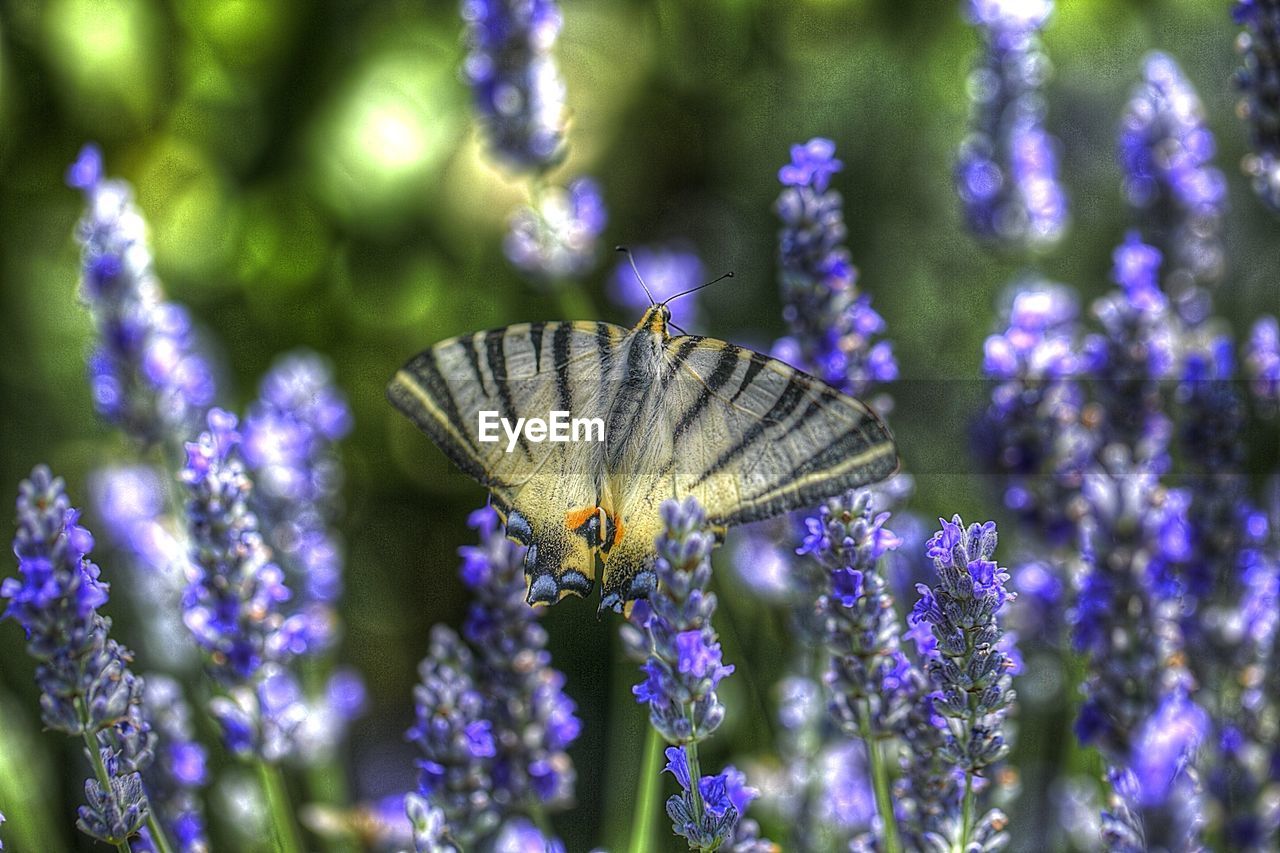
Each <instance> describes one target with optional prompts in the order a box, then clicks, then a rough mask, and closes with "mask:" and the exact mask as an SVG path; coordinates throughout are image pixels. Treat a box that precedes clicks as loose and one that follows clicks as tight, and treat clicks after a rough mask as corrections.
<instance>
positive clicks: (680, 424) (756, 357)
mask: <svg viewBox="0 0 1280 853" xmlns="http://www.w3.org/2000/svg"><path fill="white" fill-rule="evenodd" d="M664 354H665V358H666V359H667V364H668V365H669V366H671V367H674V368H675V371H674V373H673V377H674V378H673V381H670V382H668V383H667V384H666V386H665V387H663V388H661V389H659V393H658V394H657V395H656V396H655V401H654V405H655V406H656V407H657V408H656V413H657V415H658V417H660V418H661V419H662V422H663V427H662V428H661V429H659V430H657V431H656V433H657V434H656V435H655V436H645V437H643V438H642V439H639V440H643V441H646V442H647V443H648V444H647V446H646V447H644V448H643V449H642V450H638V451H637V452H636V453H634V454H631V455H630V456H629V457H624V458H634V459H647V460H658V463H657V464H656V465H650V466H646V467H639V466H637V467H634V468H632V469H629V470H617V471H610V472H609V482H610V484H611V486H612V488H611V489H610V492H611V493H612V494H613V495H614V500H615V502H616V506H614V507H610V508H609V510H610V516H616V518H617V519H618V526H619V528H621V535H616V536H615V539H616V540H617V541H616V542H615V544H614V545H613V547H612V549H611V550H610V551H609V552H608V553H607V554H606V555H605V576H604V581H603V594H604V599H605V600H604V602H602V605H603V606H614V607H617V606H619V604H620V603H621V602H623V601H625V600H627V599H630V598H633V597H636V596H637V595H642V594H644V592H645V591H646V590H647V589H648V588H651V587H652V584H653V576H652V569H651V565H650V564H651V562H652V557H653V539H654V537H655V536H656V535H657V534H658V532H659V531H660V529H661V521H660V519H659V517H658V507H659V506H660V505H661V503H662V501H663V500H665V499H666V498H670V497H675V498H683V497H685V496H687V495H692V496H693V497H695V498H697V499H698V501H699V503H701V504H702V506H703V507H704V508H705V509H706V511H707V517H708V520H709V521H711V522H712V523H713V524H715V525H718V526H729V525H733V524H742V523H745V522H749V521H757V520H760V519H764V518H769V517H772V516H775V515H779V514H781V513H784V512H788V511H790V510H794V509H800V508H802V507H806V506H812V505H814V504H816V503H819V502H820V501H821V500H822V499H824V498H827V497H830V496H831V495H836V494H840V493H842V492H844V491H847V490H848V489H852V488H857V487H859V486H865V485H867V484H868V483H874V482H877V481H879V480H883V479H884V478H886V477H888V476H889V475H891V474H892V473H893V472H894V471H895V470H897V467H898V455H897V449H896V446H895V444H894V441H893V437H892V436H891V435H890V433H889V431H888V428H887V427H885V425H884V423H883V422H882V421H881V420H880V419H879V418H878V417H876V415H875V413H874V412H872V411H871V410H870V409H869V408H867V407H866V406H865V405H864V404H862V403H861V402H859V401H857V400H855V399H853V398H852V397H849V396H848V395H845V394H842V393H840V392H839V391H837V390H836V389H834V388H832V387H831V386H830V385H828V384H826V383H825V382H822V381H821V380H819V379H817V378H815V377H813V376H810V375H809V374H807V373H804V372H803V371H800V370H796V369H795V368H793V367H791V366H790V365H788V364H786V363H784V362H782V361H779V360H777V359H774V358H770V357H769V356H766V355H763V354H761V353H758V352H753V351H752V350H749V349H745V348H743V347H738V346H735V345H733V344H730V343H726V342H724V341H719V340H715V339H713V338H699V337H694V336H681V337H676V338H671V339H670V340H669V341H668V343H667V345H666V347H665V348H664Z"/></svg>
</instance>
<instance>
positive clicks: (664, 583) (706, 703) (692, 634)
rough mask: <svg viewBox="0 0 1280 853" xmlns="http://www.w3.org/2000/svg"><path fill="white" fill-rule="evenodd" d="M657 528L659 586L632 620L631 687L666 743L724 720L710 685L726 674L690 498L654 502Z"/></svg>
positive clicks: (696, 737) (705, 545)
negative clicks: (636, 646)
mask: <svg viewBox="0 0 1280 853" xmlns="http://www.w3.org/2000/svg"><path fill="white" fill-rule="evenodd" d="M661 511H662V521H663V525H664V532H663V533H662V535H661V536H659V537H658V540H657V543H656V546H657V549H658V560H657V563H656V565H655V569H656V571H657V575H658V585H659V588H658V590H657V592H656V593H655V594H654V595H653V596H652V597H651V598H650V601H649V605H648V606H647V607H637V608H636V610H635V611H633V613H632V619H633V622H635V624H637V625H638V626H639V627H640V628H641V629H642V630H643V631H644V633H645V642H646V643H647V652H648V657H647V659H646V660H645V663H644V665H643V666H642V667H641V669H642V670H643V671H644V674H645V680H644V681H642V682H641V683H640V684H637V685H636V686H635V687H633V688H632V692H633V693H634V694H635V695H636V699H637V700H638V701H640V702H642V703H645V704H648V706H649V721H650V722H651V723H652V724H653V726H654V728H656V729H657V730H658V731H659V732H660V733H661V734H662V736H663V737H664V738H665V739H666V740H667V742H668V743H674V744H689V743H697V742H698V741H701V740H704V739H706V738H707V737H708V736H710V734H711V733H712V732H714V731H715V730H716V728H717V727H718V726H719V725H720V722H721V721H722V720H723V719H724V705H722V704H721V703H720V699H719V698H718V696H717V695H716V688H717V687H718V686H719V684H720V682H721V681H722V680H724V678H725V677H726V676H728V675H729V674H731V673H732V672H733V665H732V664H728V665H726V664H725V663H724V659H723V655H722V653H721V650H720V642H719V640H718V639H717V638H716V633H715V629H713V628H712V626H711V617H712V615H713V614H714V613H715V609H716V597H715V594H714V593H710V592H707V586H708V584H709V583H710V581H711V561H710V556H711V549H712V547H713V545H714V539H713V537H712V535H711V533H710V532H709V531H708V530H707V529H706V514H705V512H704V511H703V510H702V507H701V506H699V505H698V503H697V501H695V500H693V499H689V500H687V501H686V502H685V503H683V504H677V503H676V502H674V501H665V502H663V504H662V510H661Z"/></svg>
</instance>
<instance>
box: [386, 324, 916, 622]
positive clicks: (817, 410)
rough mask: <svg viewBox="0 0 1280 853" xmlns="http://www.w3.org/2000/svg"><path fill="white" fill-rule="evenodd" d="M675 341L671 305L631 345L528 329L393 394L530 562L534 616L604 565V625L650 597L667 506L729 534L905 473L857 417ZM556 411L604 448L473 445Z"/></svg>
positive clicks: (609, 329) (793, 376) (717, 352)
mask: <svg viewBox="0 0 1280 853" xmlns="http://www.w3.org/2000/svg"><path fill="white" fill-rule="evenodd" d="M668 301H670V300H668ZM670 326H671V311H670V309H669V308H668V307H667V305H666V303H665V302H664V303H660V304H656V305H652V306H651V307H650V308H649V309H648V310H647V311H646V312H645V314H644V316H643V317H642V318H641V320H640V322H639V323H638V324H637V325H636V326H635V328H633V329H629V330H628V329H624V328H622V327H621V326H615V325H612V324H610V323H603V322H538V323H517V324H516V325H513V326H506V327H504V328H500V329H492V330H490V331H483V332H476V333H474V334H471V335H463V336H460V337H456V338H451V339H449V340H447V341H443V342H441V343H438V344H436V345H435V346H433V347H431V348H430V349H428V350H426V351H424V352H422V353H419V354H418V355H417V356H415V357H414V358H412V359H411V360H410V361H409V362H408V363H407V364H405V366H404V367H402V368H401V369H400V370H399V371H398V372H397V373H396V374H395V377H394V378H393V379H392V380H391V383H390V385H389V386H388V391H387V393H388V397H389V399H390V400H391V402H392V404H393V405H394V406H395V407H396V408H398V409H399V410H400V411H401V412H403V413H404V414H405V415H407V416H408V417H409V418H410V419H411V420H412V421H413V422H414V423H415V424H416V425H417V426H418V427H419V428H420V429H422V431H423V432H425V433H426V434H427V435H428V436H429V437H430V438H431V439H432V440H433V441H434V442H435V443H436V444H437V445H439V447H440V449H441V450H443V451H444V453H445V455H446V456H448V457H449V459H450V460H452V461H453V463H454V464H455V465H457V466H458V468H460V469H461V470H462V471H463V472H464V473H466V474H467V475H469V476H470V477H472V478H474V479H475V480H477V481H478V482H479V483H480V484H481V485H483V486H485V487H486V488H487V489H488V490H489V491H490V493H491V495H492V501H493V505H494V507H495V508H496V509H497V511H498V513H499V516H500V518H501V519H502V521H503V523H504V524H505V525H506V531H507V535H508V536H509V537H511V538H512V539H514V540H515V541H517V542H519V543H521V544H523V545H527V546H528V551H527V552H526V555H525V561H524V570H525V579H526V583H527V595H526V600H527V601H528V603H529V604H535V605H536V604H551V603H554V602H556V601H559V600H560V599H562V598H564V597H565V596H566V595H571V594H572V595H578V596H585V595H587V594H588V593H590V591H591V589H592V586H593V585H594V582H595V578H596V569H597V563H599V564H600V565H602V566H603V578H602V579H601V600H600V610H601V611H602V612H603V611H605V610H615V611H620V610H622V609H623V607H624V606H625V605H627V604H628V603H629V602H631V601H634V600H635V599H637V598H642V597H645V596H647V595H648V593H649V592H651V591H652V590H653V588H654V586H655V585H656V579H657V576H656V574H655V571H654V562H655V559H656V553H655V550H654V539H655V537H656V536H657V535H658V534H659V533H660V532H661V528H662V523H661V520H660V518H659V512H658V509H659V506H660V505H661V503H662V501H663V500H665V499H667V498H673V497H674V498H683V497H685V496H688V495H692V496H694V497H696V498H697V499H698V501H699V502H700V503H701V504H702V506H703V507H704V508H705V510H706V513H707V518H708V520H709V521H710V522H711V524H713V525H714V526H715V527H716V528H719V529H721V530H722V529H723V528H725V527H728V526H730V525H736V524H742V523H745V522H749V521H757V520H760V519H765V518H769V517H771V516H775V515H780V514H782V513H784V512H787V511H790V510H794V509H799V508H802V507H806V506H812V505H814V504H816V503H818V502H820V501H821V500H823V499H825V498H827V497H830V496H832V495H836V494H840V493H843V492H845V491H847V490H848V489H852V488H857V487H859V486H864V485H867V484H869V483H874V482H877V481H879V480H883V479H885V478H886V477H888V476H890V475H891V474H893V473H894V472H895V471H896V470H897V467H898V454H897V448H896V446H895V444H894V441H893V437H892V435H890V433H889V430H888V428H887V427H886V426H885V425H884V423H883V422H882V421H881V420H880V419H879V418H878V417H877V416H876V415H875V413H874V412H873V411H871V409H870V408H868V407H867V406H866V405H864V404H863V403H861V402H859V401H858V400H855V399H854V398H852V397H850V396H848V395H845V394H842V393H841V392H839V391H837V390H836V389H835V388H833V387H831V386H830V385H828V384H827V383H825V382H823V381H822V380H820V379H817V378H815V377H813V376H810V375H809V374H807V373H804V372H803V371H800V370H797V369H795V368H794V367H791V366H790V365H788V364H786V363H784V362H782V361H779V360H778V359H775V358H770V357H769V356H767V355H762V354H761V353H758V352H754V351H752V350H749V349H746V348H744V347H740V346H736V345H734V344H731V343H726V342H725V341H720V340H716V339H714V338H707V337H700V336H698V335H686V334H677V335H674V336H673V335H672V334H671V331H670ZM556 411H558V412H569V413H572V416H573V417H574V418H575V419H578V418H581V419H584V420H588V419H599V421H601V422H602V423H603V436H601V438H602V439H603V440H600V441H587V440H585V438H587V437H591V430H586V431H585V432H584V433H583V434H580V435H579V438H580V440H578V441H560V442H555V441H550V440H538V435H535V434H533V433H532V432H529V431H526V432H523V433H520V434H519V436H518V438H516V437H512V438H511V440H510V441H506V440H505V437H504V440H502V441H492V440H490V441H481V440H480V433H481V429H480V420H481V418H482V417H483V415H482V413H488V415H489V416H490V419H491V420H492V417H493V414H494V413H497V414H498V416H499V417H501V418H502V419H506V420H507V421H508V423H519V419H520V418H526V419H528V418H533V417H538V418H545V417H546V416H547V415H548V413H551V412H556Z"/></svg>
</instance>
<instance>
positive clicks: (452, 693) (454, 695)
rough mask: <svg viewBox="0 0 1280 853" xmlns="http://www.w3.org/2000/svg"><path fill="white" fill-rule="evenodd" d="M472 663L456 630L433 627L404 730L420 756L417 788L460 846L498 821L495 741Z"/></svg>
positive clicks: (473, 663) (492, 828)
mask: <svg viewBox="0 0 1280 853" xmlns="http://www.w3.org/2000/svg"><path fill="white" fill-rule="evenodd" d="M474 668H475V662H474V659H473V658H472V655H471V652H470V651H469V650H468V649H467V647H466V646H465V645H463V643H462V640H461V639H460V638H459V637H458V635H457V634H455V633H454V632H453V631H451V630H450V629H448V628H445V627H443V626H439V625H437V626H436V627H435V628H433V629H432V631H431V648H430V651H429V652H428V654H427V657H426V658H424V659H423V661H422V664H421V666H420V667H419V670H418V671H419V673H420V674H421V676H422V681H421V683H420V684H419V685H418V686H417V687H416V688H414V705H415V710H416V713H417V721H416V722H415V724H414V726H413V728H411V729H409V732H408V738H409V739H410V740H411V741H413V742H414V743H415V744H416V745H417V746H418V748H419V749H421V750H422V755H423V757H422V759H421V760H419V762H418V768H419V776H418V793H419V795H420V796H422V797H423V798H425V800H426V802H427V803H428V804H429V805H430V806H431V807H434V808H438V809H440V810H441V812H443V815H444V820H445V821H446V823H447V826H448V831H450V832H452V834H453V837H454V838H456V839H457V841H458V842H459V843H460V844H461V845H462V846H463V847H467V846H469V845H471V844H473V843H475V841H476V840H477V839H479V838H482V837H484V836H485V835H488V834H489V833H491V832H493V830H494V829H495V828H496V827H497V825H498V822H499V808H498V805H497V803H495V802H494V800H493V794H492V792H493V788H494V780H493V758H494V756H496V755H497V752H498V745H497V743H496V741H495V740H494V736H493V723H492V722H491V721H490V720H488V719H487V718H486V717H485V716H484V715H485V707H484V705H485V700H484V697H483V695H482V694H481V692H480V690H479V689H478V688H477V686H476V683H475V681H474V679H473V677H472V672H473V670H474ZM428 849H430V848H428Z"/></svg>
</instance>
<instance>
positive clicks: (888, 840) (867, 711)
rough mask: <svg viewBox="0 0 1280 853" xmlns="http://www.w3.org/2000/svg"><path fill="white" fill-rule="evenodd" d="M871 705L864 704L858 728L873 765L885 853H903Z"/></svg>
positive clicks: (877, 809) (873, 782)
mask: <svg viewBox="0 0 1280 853" xmlns="http://www.w3.org/2000/svg"><path fill="white" fill-rule="evenodd" d="M870 715H871V703H870V702H866V703H864V707H863V711H862V713H861V714H859V715H858V716H859V717H860V718H861V719H860V720H859V722H858V728H859V730H860V733H861V735H862V742H863V744H864V745H865V746H866V748H867V762H868V763H869V764H870V765H871V787H872V790H873V791H874V793H875V798H876V812H877V813H879V815H880V827H881V828H880V832H881V833H882V835H883V839H882V840H883V841H884V850H885V853H901V851H902V841H901V840H900V839H899V838H898V819H897V817H896V816H895V815H894V813H893V797H892V793H891V790H890V787H889V767H888V765H886V763H885V760H884V750H882V749H881V744H880V742H879V741H878V740H876V739H875V737H873V736H872V733H871V722H870Z"/></svg>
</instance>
